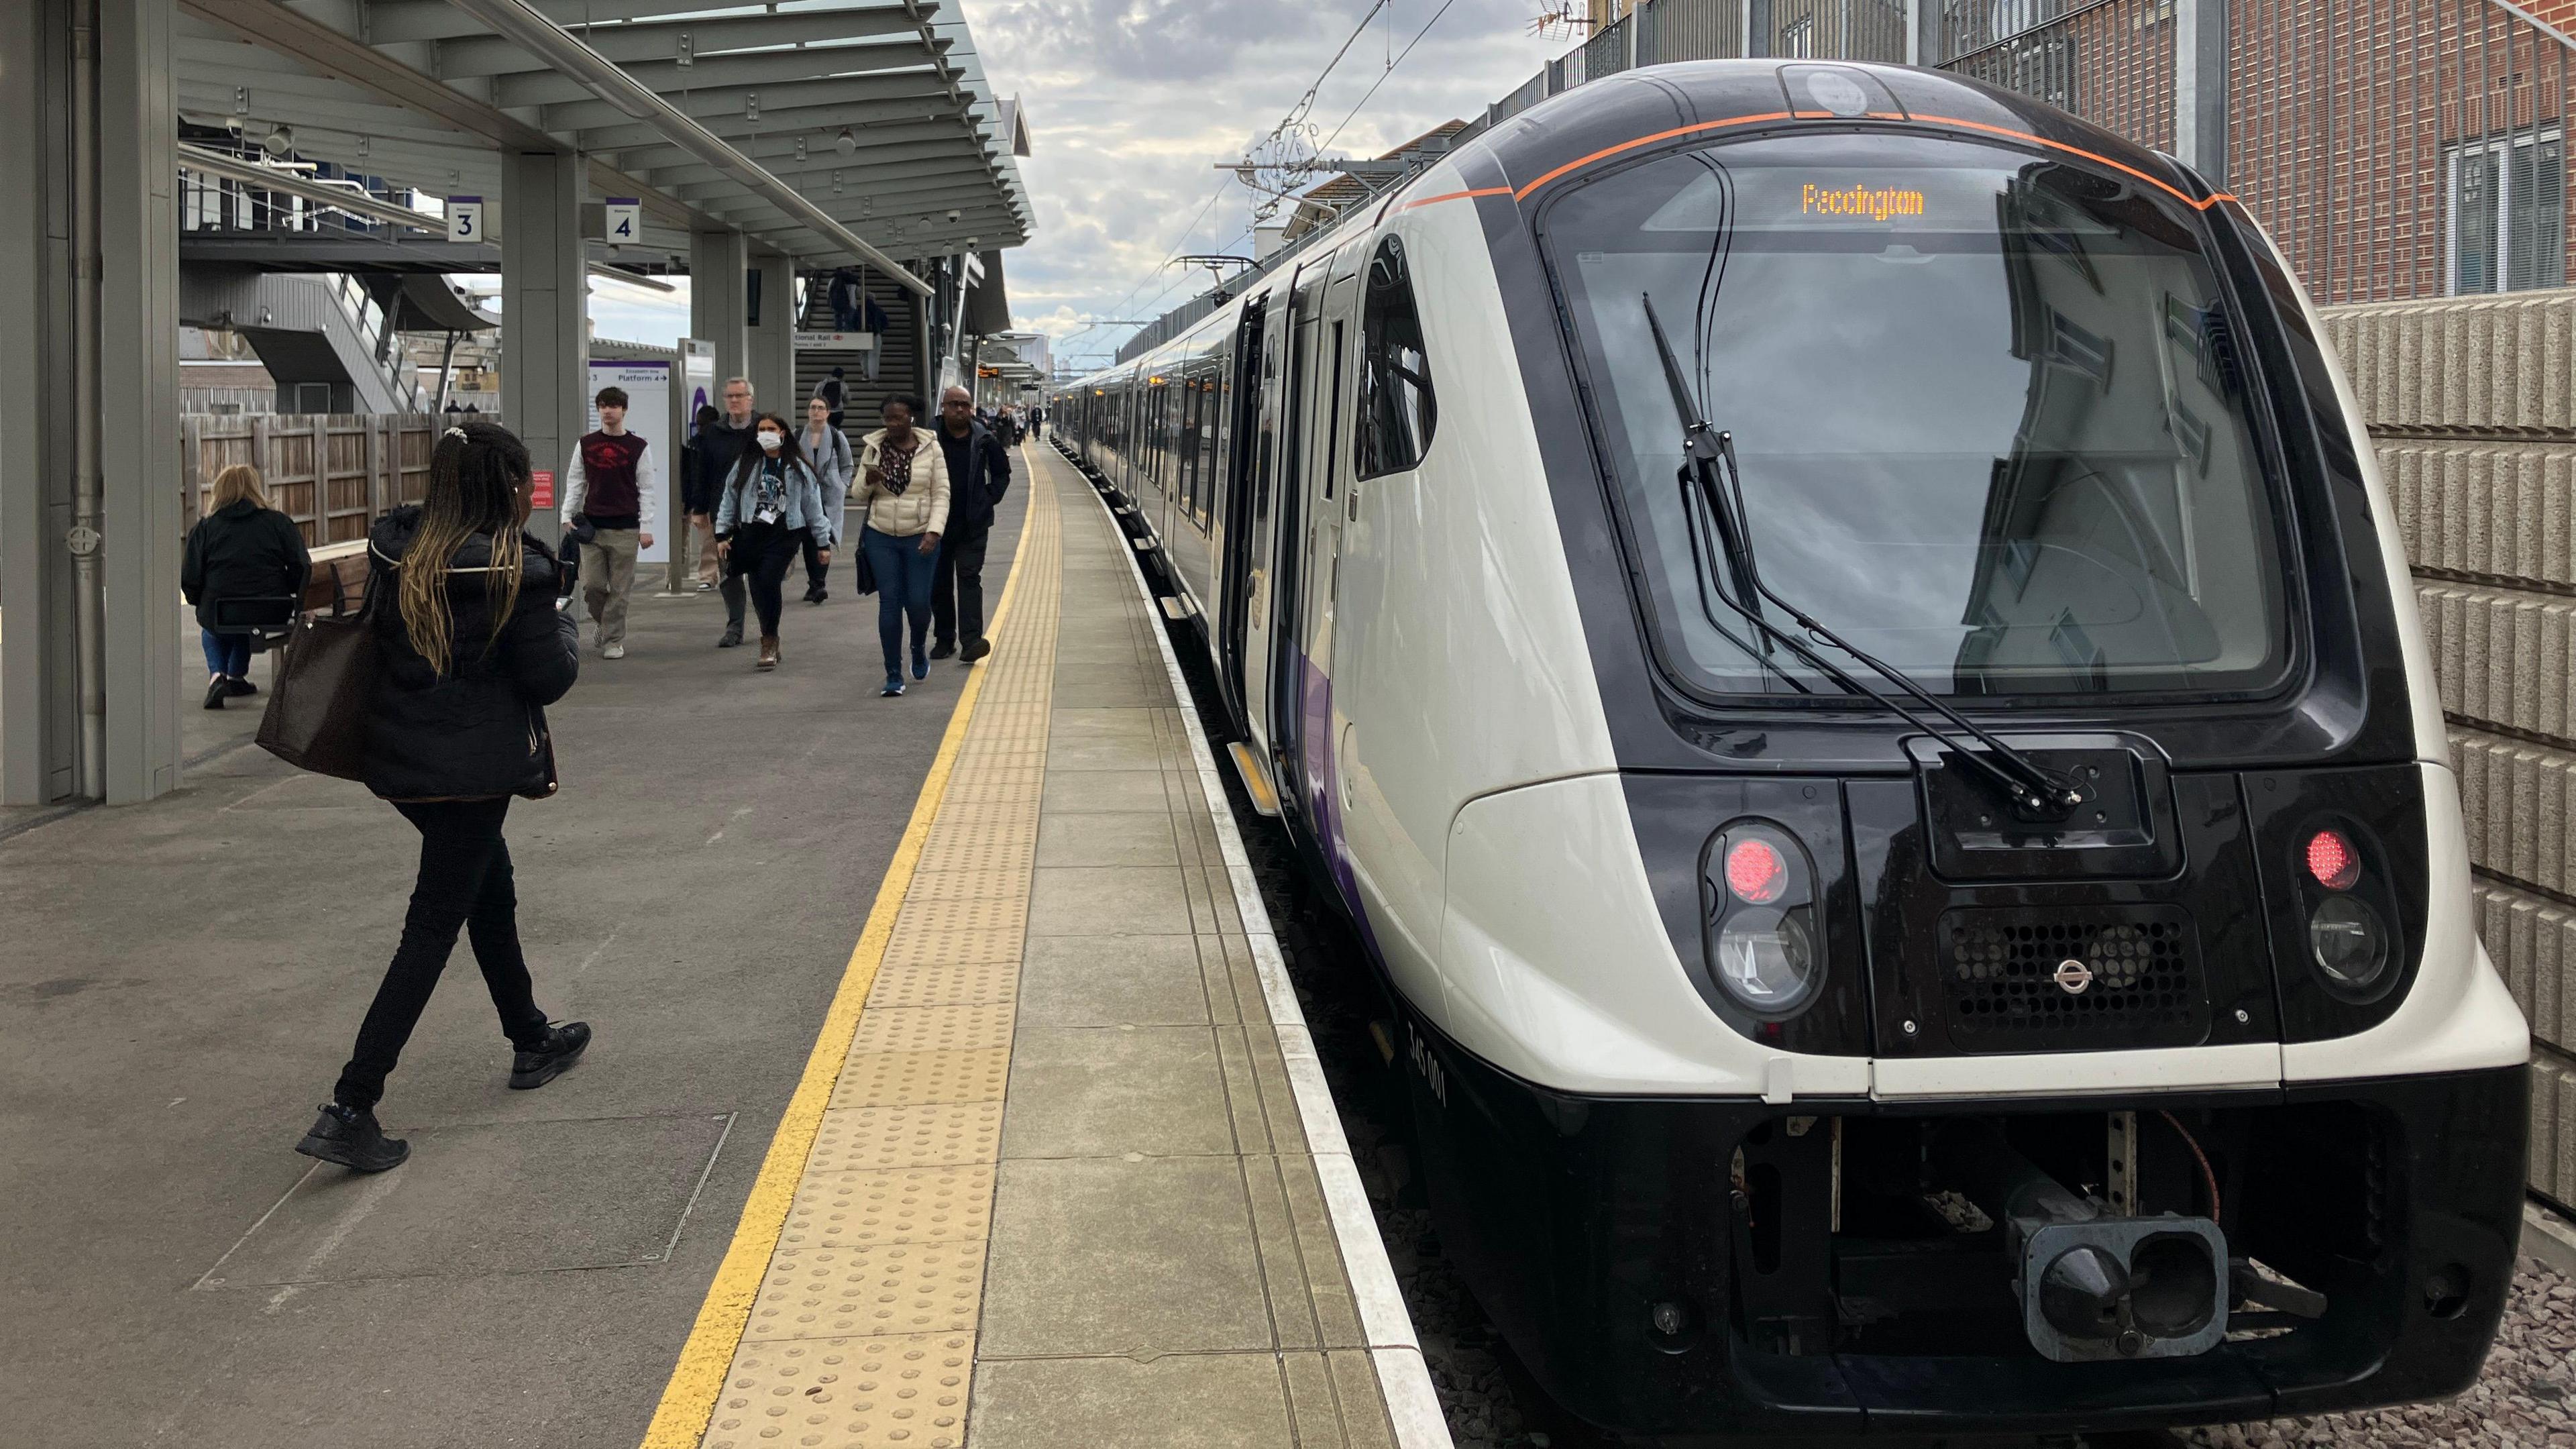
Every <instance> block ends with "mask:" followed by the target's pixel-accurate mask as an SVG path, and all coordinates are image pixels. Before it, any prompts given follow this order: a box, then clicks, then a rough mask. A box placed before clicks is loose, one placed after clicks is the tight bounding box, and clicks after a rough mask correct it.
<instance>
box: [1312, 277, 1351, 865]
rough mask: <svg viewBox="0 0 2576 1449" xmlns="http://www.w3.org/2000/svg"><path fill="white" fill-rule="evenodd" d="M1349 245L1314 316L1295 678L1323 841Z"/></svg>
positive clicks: (1345, 438) (1345, 492)
mask: <svg viewBox="0 0 2576 1449" xmlns="http://www.w3.org/2000/svg"><path fill="white" fill-rule="evenodd" d="M1358 255H1359V253H1358V251H1357V249H1356V248H1353V249H1348V251H1347V254H1346V256H1345V257H1344V258H1343V259H1340V260H1337V261H1336V262H1335V264H1334V266H1333V270H1332V281H1331V285H1330V286H1329V287H1328V288H1327V290H1326V291H1325V294H1324V306H1323V311H1322V314H1321V315H1320V316H1319V317H1318V319H1317V322H1316V336H1317V340H1318V348H1319V350H1318V351H1317V353H1316V360H1315V372H1314V381H1315V393H1314V400H1313V403H1312V404H1311V405H1310V406H1309V408H1308V409H1307V412H1308V415H1309V421H1308V424H1307V428H1308V431H1307V438H1308V443H1309V452H1308V454H1307V460H1308V461H1307V467H1306V499H1307V510H1306V514H1307V522H1306V563H1305V569H1306V574H1305V590H1304V592H1305V598H1304V601H1303V618H1302V619H1301V621H1300V628H1299V634H1300V637H1301V639H1302V645H1301V652H1302V653H1303V654H1304V656H1305V666H1304V668H1303V669H1302V670H1301V671H1300V672H1299V675H1298V678H1299V683H1300V685H1301V688H1302V691H1303V692H1302V693H1301V694H1300V696H1299V700H1298V731H1297V737H1298V742H1299V745H1300V748H1301V753H1302V755H1303V757H1304V758H1303V769H1302V771H1301V774H1302V776H1303V778H1304V780H1305V788H1306V795H1307V815H1308V817H1309V818H1310V819H1312V820H1313V821H1315V822H1316V829H1317V834H1318V837H1319V840H1320V841H1321V842H1323V843H1324V844H1325V846H1326V855H1327V858H1328V859H1329V858H1330V854H1331V852H1330V846H1329V842H1330V841H1331V840H1332V839H1333V837H1334V836H1335V835H1336V834H1338V832H1337V831H1335V830H1334V829H1333V828H1332V825H1331V823H1330V822H1331V820H1332V802H1331V800H1330V799H1329V798H1328V792H1329V791H1330V790H1331V788H1332V781H1333V746H1334V739H1335V735H1336V734H1337V732H1338V730H1339V725H1338V723H1337V722H1336V712H1335V710H1334V708H1333V679H1332V674H1333V621H1334V615H1335V613H1336V611H1337V609H1338V606H1339V602H1340V598H1341V579H1342V569H1341V559H1342V523H1343V504H1344V501H1345V500H1346V499H1347V498H1348V497H1349V495H1350V491H1351V481H1350V478H1351V469H1350V461H1349V460H1350V452H1351V448H1350V443H1351V440H1350V437H1349V434H1348V432H1347V430H1346V428H1345V426H1344V422H1345V420H1346V419H1347V418H1348V417H1349V416H1350V409H1349V408H1348V407H1347V406H1345V404H1344V401H1343V400H1344V398H1346V397H1347V396H1348V395H1349V393H1350V390H1351V386H1352V383H1353V379H1352V378H1351V377H1350V376H1349V367H1350V359H1351V357H1352V354H1353V346H1352V344H1353V342H1354V340H1355V339H1356V336H1357V333H1358V330H1359V308H1358V305H1357V298H1358V296H1359V275H1358V271H1357V268H1356V264H1355V262H1354V261H1353V260H1352V259H1355V258H1356V257H1357V256H1358Z"/></svg>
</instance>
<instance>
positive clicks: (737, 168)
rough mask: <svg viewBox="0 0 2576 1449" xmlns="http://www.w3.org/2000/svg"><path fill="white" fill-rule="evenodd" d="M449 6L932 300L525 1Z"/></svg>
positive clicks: (908, 277) (910, 278) (920, 285)
mask: <svg viewBox="0 0 2576 1449" xmlns="http://www.w3.org/2000/svg"><path fill="white" fill-rule="evenodd" d="M200 3H203V0H200ZM227 3H242V0H227ZM451 3H453V4H454V5H456V6H457V8H459V9H461V10H464V11H466V12H467V13H468V14H471V15H473V16H475V17H476V18H478V19H480V20H482V21H483V22H484V23H486V24H488V25H490V26H491V27H492V28H493V29H495V30H498V31H500V32H501V33H502V34H504V35H507V36H509V37H510V38H511V39H513V40H515V41H517V42H518V43H519V44H521V45H523V46H525V47H527V48H528V49H530V50H532V51H534V52H535V53H537V54H539V55H541V56H544V57H545V58H546V59H547V60H549V61H551V62H552V63H554V64H555V65H557V66H560V67H562V68H563V70H564V72H565V74H567V75H570V76H576V77H578V78H579V79H580V80H581V83H582V84H583V85H585V86H587V87H589V88H590V89H591V91H592V92H593V93H594V94H596V95H598V96H599V98H600V99H602V100H605V101H608V102H609V103H610V104H612V105H615V106H616V107H617V108H618V109H620V110H622V111H625V112H627V113H628V114H629V115H632V116H633V117H635V118H636V119H637V120H640V121H653V122H655V123H657V124H659V125H661V126H662V127H663V128H664V129H665V130H666V131H667V132H668V133H669V135H670V136H671V138H672V139H673V140H674V141H676V142H678V143H679V144H680V145H681V146H683V147H685V148H687V150H688V151H689V152H690V153H691V154H692V155H695V156H696V157H697V158H698V159H700V160H702V161H704V162H706V163H707V164H708V165H710V166H716V167H720V168H723V169H724V170H726V171H727V172H729V173H731V174H732V175H733V176H735V178H736V179H738V180H740V181H741V182H742V183H743V185H744V187H745V188H746V189H748V190H749V191H751V192H752V193H754V194H755V195H758V196H761V197H764V198H766V199H767V200H769V201H771V202H772V203H774V204H775V205H776V206H777V207H778V208H779V209H780V210H781V211H784V212H785V213H787V215H788V216H789V217H790V218H791V219H793V220H794V221H796V222H798V223H801V224H803V225H804V226H806V227H809V228H811V229H812V230H813V231H814V232H815V233H816V234H817V235H819V236H820V237H821V238H823V239H824V240H825V241H826V242H828V243H830V244H831V245H832V246H834V247H838V248H841V249H844V250H846V251H848V252H850V253H852V254H854V255H856V256H859V257H861V258H863V259H865V260H867V261H868V262H871V263H873V264H875V265H876V266H878V267H881V268H883V269H884V270H885V271H886V273H887V274H888V275H890V276H892V277H893V278H894V279H895V281H896V282H898V283H899V284H901V285H902V286H904V287H905V288H907V289H908V290H911V291H912V292H914V293H916V294H917V295H920V296H925V297H926V296H929V295H930V285H929V284H928V283H927V282H924V281H922V280H921V279H920V278H919V277H916V276H914V275H913V274H912V273H911V272H909V271H907V270H905V269H904V268H903V267H902V266H901V265H899V264H898V263H896V262H895V260H894V259H893V258H892V257H889V256H887V255H886V254H885V253H883V252H880V251H878V250H877V249H876V248H875V247H873V246H870V245H869V244H868V243H867V242H866V241H864V240H862V239H861V238H860V237H859V236H858V234H857V233H855V232H853V231H851V230H850V229H849V228H848V227H846V226H843V225H842V224H841V223H840V222H839V221H838V220H836V219H834V218H833V216H832V215H831V214H830V213H829V212H827V211H825V210H823V209H822V208H821V207H819V206H816V205H815V204H814V203H813V202H811V201H808V200H806V199H805V198H804V197H803V196H801V195H799V194H798V193H797V192H796V190H795V188H793V187H791V186H789V185H787V183H785V182H783V181H780V180H779V179H778V178H777V177H775V176H772V175H770V174H769V173H768V172H767V171H764V170H762V169H761V167H760V165H759V163H757V162H755V161H753V160H751V159H750V158H749V157H746V156H744V155H743V154H742V153H741V152H739V151H736V150H735V149H734V148H733V147H732V146H731V145H729V144H728V143H726V141H725V140H724V139H723V138H722V137H719V136H717V135H716V134H715V133H714V132H712V131H709V130H707V129H706V128H705V127H704V126H701V125H699V124H698V123H697V122H696V121H693V120H691V119H689V118H688V117H687V116H684V115H682V114H681V113H680V112H679V111H678V110H676V109H674V108H673V107H672V105H671V104H670V103H669V102H668V101H665V100H663V99H662V98H661V97H660V96H659V95H657V94H655V93H654V92H653V91H652V90H650V89H648V88H647V87H645V86H644V85H642V84H641V83H639V82H638V81H636V80H635V79H634V78H633V77H631V76H629V75H627V74H626V72H624V71H622V70H620V69H618V68H617V67H616V66H615V65H612V64H610V63H609V62H608V61H607V60H605V59H603V58H601V56H600V55H599V53H598V52H597V51H594V50H592V49H590V48H589V47H588V46H585V45H583V44H582V43H581V42H580V41H578V40H576V39H574V38H573V36H572V35H571V33H570V32H568V31H566V30H564V29H563V28H562V27H560V26H558V25H556V24H555V23H554V22H553V21H551V20H549V19H547V18H546V17H545V15H544V14H543V13H542V12H540V11H539V10H537V9H536V8H535V7H534V6H533V5H531V4H530V3H529V0H451ZM541 134H542V133H541Z"/></svg>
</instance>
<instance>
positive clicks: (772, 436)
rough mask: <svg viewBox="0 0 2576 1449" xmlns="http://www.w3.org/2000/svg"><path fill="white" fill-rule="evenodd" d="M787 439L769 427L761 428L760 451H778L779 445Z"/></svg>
mask: <svg viewBox="0 0 2576 1449" xmlns="http://www.w3.org/2000/svg"><path fill="white" fill-rule="evenodd" d="M786 441H787V439H786V438H785V437H784V436H782V435H780V434H778V433H773V432H771V431H770V430H769V429H767V428H763V429H761V430H760V451H762V452H764V453H775V452H777V451H778V449H779V447H780V446H781V445H782V444H784V443H785V442H786Z"/></svg>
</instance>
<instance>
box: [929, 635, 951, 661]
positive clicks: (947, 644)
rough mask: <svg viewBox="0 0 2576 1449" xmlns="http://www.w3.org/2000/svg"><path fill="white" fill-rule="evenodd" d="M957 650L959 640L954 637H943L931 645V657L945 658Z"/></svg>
mask: <svg viewBox="0 0 2576 1449" xmlns="http://www.w3.org/2000/svg"><path fill="white" fill-rule="evenodd" d="M956 652H957V641H956V640H954V639H942V640H940V641H939V642H938V643H936V644H933V645H931V646H930V657H931V658H933V659H945V658H947V657H948V656H950V655H952V654H954V653H956Z"/></svg>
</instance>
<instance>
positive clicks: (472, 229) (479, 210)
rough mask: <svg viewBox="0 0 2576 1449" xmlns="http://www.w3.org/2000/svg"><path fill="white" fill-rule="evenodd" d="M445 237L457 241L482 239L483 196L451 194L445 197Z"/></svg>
mask: <svg viewBox="0 0 2576 1449" xmlns="http://www.w3.org/2000/svg"><path fill="white" fill-rule="evenodd" d="M447 239H448V240H449V241H459V242H479V241H481V240H483V198H482V197H479V196H451V197H449V198H447Z"/></svg>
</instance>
